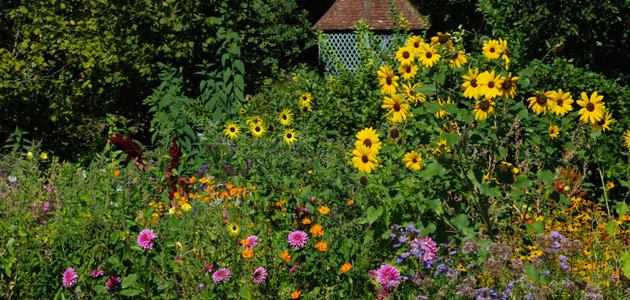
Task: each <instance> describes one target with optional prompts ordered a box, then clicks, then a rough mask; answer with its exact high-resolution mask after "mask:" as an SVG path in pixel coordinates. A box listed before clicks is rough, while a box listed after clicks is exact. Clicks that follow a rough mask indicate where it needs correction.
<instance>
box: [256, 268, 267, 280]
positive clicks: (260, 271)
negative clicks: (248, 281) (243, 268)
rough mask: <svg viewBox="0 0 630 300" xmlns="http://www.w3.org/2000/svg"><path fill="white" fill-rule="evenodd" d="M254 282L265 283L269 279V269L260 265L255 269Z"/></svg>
mask: <svg viewBox="0 0 630 300" xmlns="http://www.w3.org/2000/svg"><path fill="white" fill-rule="evenodd" d="M253 277H254V283H255V284H263V283H264V282H265V280H266V279H267V270H266V269H265V268H263V267H258V268H256V270H254V275H253Z"/></svg>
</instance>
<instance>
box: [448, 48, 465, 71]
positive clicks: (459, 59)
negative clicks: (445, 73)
mask: <svg viewBox="0 0 630 300" xmlns="http://www.w3.org/2000/svg"><path fill="white" fill-rule="evenodd" d="M446 60H448V62H449V63H450V64H451V68H461V66H462V65H464V64H466V63H467V62H468V57H466V52H464V51H462V50H459V51H456V52H455V54H453V56H450V57H447V58H446Z"/></svg>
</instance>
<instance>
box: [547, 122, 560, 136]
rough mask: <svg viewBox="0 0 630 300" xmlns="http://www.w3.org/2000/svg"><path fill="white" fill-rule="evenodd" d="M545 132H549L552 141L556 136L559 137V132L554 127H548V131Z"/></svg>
mask: <svg viewBox="0 0 630 300" xmlns="http://www.w3.org/2000/svg"><path fill="white" fill-rule="evenodd" d="M547 131H548V132H549V137H551V138H552V139H555V138H556V137H558V135H560V130H559V129H558V126H556V125H551V126H549V129H548V130H547Z"/></svg>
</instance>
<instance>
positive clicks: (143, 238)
mask: <svg viewBox="0 0 630 300" xmlns="http://www.w3.org/2000/svg"><path fill="white" fill-rule="evenodd" d="M156 238H157V234H156V233H155V232H153V230H152V229H148V228H147V229H145V230H142V231H141V232H140V234H138V246H139V247H140V248H142V249H144V250H151V249H153V240H154V239H156Z"/></svg>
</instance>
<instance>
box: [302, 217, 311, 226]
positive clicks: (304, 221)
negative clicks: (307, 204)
mask: <svg viewBox="0 0 630 300" xmlns="http://www.w3.org/2000/svg"><path fill="white" fill-rule="evenodd" d="M302 224H304V225H308V224H311V219H309V218H304V220H302Z"/></svg>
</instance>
